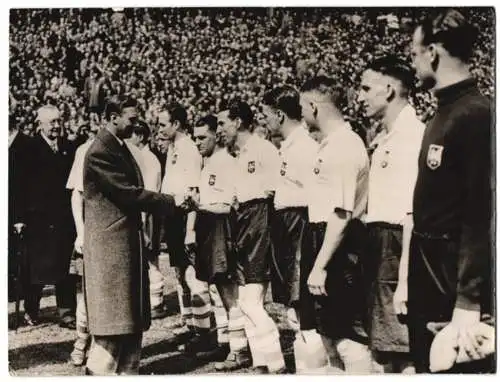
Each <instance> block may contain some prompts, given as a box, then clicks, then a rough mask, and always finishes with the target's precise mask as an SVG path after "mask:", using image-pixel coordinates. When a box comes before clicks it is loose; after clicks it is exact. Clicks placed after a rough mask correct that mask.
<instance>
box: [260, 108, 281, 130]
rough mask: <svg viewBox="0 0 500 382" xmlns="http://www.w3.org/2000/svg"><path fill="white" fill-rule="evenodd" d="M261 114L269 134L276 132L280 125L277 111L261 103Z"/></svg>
mask: <svg viewBox="0 0 500 382" xmlns="http://www.w3.org/2000/svg"><path fill="white" fill-rule="evenodd" d="M262 114H263V115H264V121H265V124H266V127H267V129H269V131H270V132H271V134H275V133H278V132H279V130H280V127H281V124H280V116H279V115H278V112H277V111H276V110H275V109H273V108H272V107H270V106H268V105H262Z"/></svg>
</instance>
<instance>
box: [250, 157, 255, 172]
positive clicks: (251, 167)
mask: <svg viewBox="0 0 500 382" xmlns="http://www.w3.org/2000/svg"><path fill="white" fill-rule="evenodd" d="M248 172H249V173H250V174H253V173H254V172H255V161H253V160H252V161H250V162H248Z"/></svg>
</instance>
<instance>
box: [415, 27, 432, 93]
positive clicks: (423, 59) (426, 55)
mask: <svg viewBox="0 0 500 382" xmlns="http://www.w3.org/2000/svg"><path fill="white" fill-rule="evenodd" d="M423 38H424V34H423V30H422V27H418V28H417V29H415V32H414V33H413V39H412V42H411V50H410V54H411V60H412V66H413V68H414V69H415V74H416V76H417V78H418V80H419V85H420V87H421V88H423V89H425V90H427V89H432V88H433V87H434V84H435V82H436V79H435V72H434V70H433V68H432V60H433V55H432V53H431V51H430V49H429V47H427V46H425V45H423V44H422V42H423Z"/></svg>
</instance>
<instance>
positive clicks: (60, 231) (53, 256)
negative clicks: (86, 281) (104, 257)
mask: <svg viewBox="0 0 500 382" xmlns="http://www.w3.org/2000/svg"><path fill="white" fill-rule="evenodd" d="M57 146H58V151H57V152H54V151H53V150H52V148H51V147H50V146H49V144H48V143H47V142H46V141H45V139H44V138H43V137H42V136H41V135H40V134H38V135H36V136H35V137H34V138H33V139H32V141H31V144H30V153H29V160H28V167H29V168H28V177H29V179H28V184H27V191H28V193H27V203H26V204H27V205H26V208H27V210H26V213H25V215H26V223H27V230H26V238H27V267H28V269H27V271H28V277H29V284H30V290H31V291H30V292H29V293H28V294H27V295H26V298H25V310H26V312H27V313H29V314H30V315H32V316H35V317H36V316H37V313H38V308H39V301H40V295H41V291H42V288H43V286H44V285H55V286H56V299H57V306H58V308H59V314H60V316H61V317H63V316H66V315H70V316H74V315H75V309H76V283H75V279H74V277H72V276H70V275H69V263H70V258H71V253H72V250H73V244H74V241H75V237H76V232H75V226H74V222H73V215H72V213H71V193H70V191H69V190H67V189H66V181H67V180H68V175H69V171H70V169H71V164H72V163H73V158H74V153H75V147H74V146H73V145H72V144H71V143H69V142H66V141H63V140H59V141H58V143H57Z"/></svg>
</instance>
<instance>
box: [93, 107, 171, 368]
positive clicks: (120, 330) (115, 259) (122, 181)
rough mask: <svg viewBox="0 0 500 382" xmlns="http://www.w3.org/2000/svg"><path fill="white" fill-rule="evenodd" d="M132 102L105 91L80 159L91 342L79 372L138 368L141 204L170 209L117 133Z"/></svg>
mask: <svg viewBox="0 0 500 382" xmlns="http://www.w3.org/2000/svg"><path fill="white" fill-rule="evenodd" d="M136 106H137V105H136V102H135V101H134V100H130V99H126V100H119V99H112V100H110V101H108V103H107V105H106V109H105V117H106V120H107V125H106V127H105V128H103V129H102V130H101V131H99V133H98V134H97V136H96V138H95V140H94V142H93V143H92V146H91V147H90V148H89V150H88V152H87V155H86V157H85V163H84V177H83V184H84V203H85V223H84V224H85V233H84V235H85V238H84V253H85V256H84V266H85V275H84V281H85V293H86V296H87V311H88V325H89V332H90V334H91V335H92V336H93V343H92V346H91V349H90V351H89V355H88V360H87V365H86V367H87V369H86V372H87V374H94V375H113V374H115V375H116V374H138V372H139V360H140V351H141V342H142V333H143V331H144V330H147V329H148V328H149V326H150V323H151V317H150V307H149V305H150V302H149V280H148V266H147V259H146V258H145V257H144V256H143V246H144V238H143V234H142V231H141V227H142V222H141V212H142V211H145V212H157V213H163V214H165V215H172V212H173V209H174V205H175V203H174V200H173V198H172V197H171V196H168V195H162V194H160V193H157V192H152V191H147V190H145V189H144V183H143V179H142V176H141V171H140V169H139V166H138V164H137V163H136V161H135V160H134V158H133V156H132V154H131V153H130V150H129V149H128V147H127V145H126V144H125V143H124V139H127V138H129V137H130V135H131V133H132V128H133V125H134V122H135V120H136V119H137V110H136Z"/></svg>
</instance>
